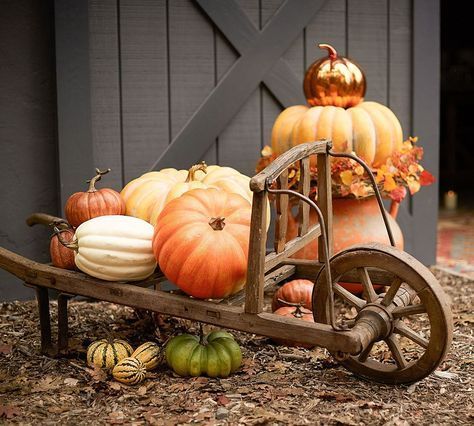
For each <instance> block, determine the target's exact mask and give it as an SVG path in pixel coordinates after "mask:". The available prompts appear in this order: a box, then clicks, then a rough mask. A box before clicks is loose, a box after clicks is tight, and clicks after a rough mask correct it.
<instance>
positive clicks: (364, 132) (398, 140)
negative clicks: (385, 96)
mask: <svg viewBox="0 0 474 426" xmlns="http://www.w3.org/2000/svg"><path fill="white" fill-rule="evenodd" d="M320 139H331V140H332V143H333V149H334V151H336V152H352V151H354V152H355V153H356V154H357V155H358V156H359V157H360V158H362V159H363V160H364V161H365V162H367V164H369V165H370V166H373V167H378V166H380V165H381V164H383V163H385V161H386V160H387V158H389V157H390V156H391V155H392V153H393V152H394V151H396V150H398V149H399V148H400V147H401V144H402V142H403V132H402V127H401V125H400V122H399V121H398V119H397V117H396V116H395V114H394V113H393V112H392V111H391V110H390V109H389V108H387V107H386V106H384V105H382V104H379V103H377V102H362V103H360V104H358V105H357V106H354V107H352V108H349V109H344V108H341V107H336V106H315V107H312V108H309V107H306V106H304V105H296V106H292V107H289V108H287V109H285V110H284V111H283V112H282V113H281V114H280V115H279V116H278V117H277V119H276V121H275V124H274V126H273V130H272V149H273V152H274V153H275V154H276V155H280V154H282V153H283V152H285V151H287V150H288V149H290V148H292V147H293V146H295V145H298V144H300V143H304V142H311V141H316V140H320Z"/></svg>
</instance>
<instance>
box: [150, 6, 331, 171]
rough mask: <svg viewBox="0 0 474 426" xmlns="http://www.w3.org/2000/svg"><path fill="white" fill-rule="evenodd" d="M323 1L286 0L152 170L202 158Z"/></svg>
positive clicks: (176, 165) (178, 166)
mask: <svg viewBox="0 0 474 426" xmlns="http://www.w3.org/2000/svg"><path fill="white" fill-rule="evenodd" d="M323 3H324V1H323V0H301V1H299V2H293V1H286V2H285V3H284V4H283V6H282V7H280V9H278V11H277V12H276V14H275V16H274V18H273V19H272V21H271V22H270V23H269V24H268V25H267V26H266V27H265V28H264V29H263V31H262V32H261V33H259V36H258V37H257V38H256V39H255V40H254V41H253V43H252V44H251V46H249V47H248V50H246V52H245V53H244V54H243V55H242V56H241V57H240V58H239V59H238V60H237V61H236V62H235V64H234V65H233V66H232V68H231V69H230V70H229V72H228V73H227V74H226V75H225V77H223V78H222V79H221V81H220V82H219V84H218V85H217V86H216V87H215V88H214V89H213V90H212V92H211V93H210V94H209V96H208V97H207V98H206V99H205V101H204V102H203V104H202V105H201V106H200V107H199V108H198V110H197V111H196V112H195V113H194V115H193V116H192V117H191V119H190V120H189V121H188V122H187V123H186V125H185V126H184V127H183V128H182V129H181V131H180V132H179V133H178V135H177V136H176V137H175V138H174V140H173V142H172V143H171V144H170V145H169V146H168V148H167V149H166V151H165V152H164V153H163V154H162V155H161V156H160V157H159V158H158V160H157V161H156V162H155V163H154V164H153V166H152V167H151V170H153V169H155V168H162V167H166V166H172V167H177V168H185V167H187V166H188V165H189V163H192V162H196V161H198V160H199V158H200V157H201V155H202V154H203V152H205V151H206V149H207V148H208V147H209V146H210V145H211V144H212V143H214V141H215V139H216V137H217V136H218V135H219V134H220V133H221V132H222V130H223V129H224V128H225V126H226V125H227V123H228V122H229V121H230V120H231V119H232V117H233V116H234V115H235V114H236V113H237V111H238V110H239V109H240V107H241V106H242V105H243V103H244V102H245V101H246V99H247V98H248V97H249V96H250V95H251V93H253V91H254V90H255V89H256V88H257V87H258V85H259V84H260V82H261V81H262V80H263V79H264V77H265V75H266V74H267V73H268V72H269V71H270V69H271V68H272V66H273V64H274V63H275V62H276V61H277V60H278V59H279V58H280V57H281V55H282V54H283V53H284V52H285V51H286V49H288V47H289V46H290V45H291V43H292V42H293V40H294V39H295V38H296V37H298V35H299V34H300V32H301V31H302V30H303V28H304V27H305V26H306V25H307V24H308V23H309V22H310V21H311V19H312V17H313V16H314V15H315V14H316V12H317V11H318V10H319V9H320V8H321V6H322V4H323ZM229 99H231V100H232V102H229ZM183 152H185V153H186V155H185V156H183Z"/></svg>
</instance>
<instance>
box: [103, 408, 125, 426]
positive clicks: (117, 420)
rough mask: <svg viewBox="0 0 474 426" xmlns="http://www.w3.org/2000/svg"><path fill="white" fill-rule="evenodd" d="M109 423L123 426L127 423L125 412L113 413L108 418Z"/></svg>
mask: <svg viewBox="0 0 474 426" xmlns="http://www.w3.org/2000/svg"><path fill="white" fill-rule="evenodd" d="M107 421H108V422H109V423H110V424H113V425H121V424H123V423H124V422H125V415H124V414H123V411H112V412H111V413H110V414H109V417H108V418H107Z"/></svg>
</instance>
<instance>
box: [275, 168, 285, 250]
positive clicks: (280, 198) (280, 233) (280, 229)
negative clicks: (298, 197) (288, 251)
mask: <svg viewBox="0 0 474 426" xmlns="http://www.w3.org/2000/svg"><path fill="white" fill-rule="evenodd" d="M277 182H278V189H288V169H286V170H284V171H283V172H282V173H281V175H280V176H279V177H278V180H277ZM275 207H276V209H275V210H276V218H275V241H274V248H275V252H276V253H281V252H282V251H283V250H284V248H285V244H286V229H287V227H288V194H277V195H276V197H275Z"/></svg>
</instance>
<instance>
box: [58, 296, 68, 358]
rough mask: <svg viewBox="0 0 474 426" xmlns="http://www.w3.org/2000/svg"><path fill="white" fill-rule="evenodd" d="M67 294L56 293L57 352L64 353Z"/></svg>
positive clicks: (66, 327)
mask: <svg viewBox="0 0 474 426" xmlns="http://www.w3.org/2000/svg"><path fill="white" fill-rule="evenodd" d="M69 297H70V296H69V295H66V294H63V293H61V294H59V295H58V354H64V353H66V352H67V349H68V329H69V327H68V318H67V303H68V300H69Z"/></svg>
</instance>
